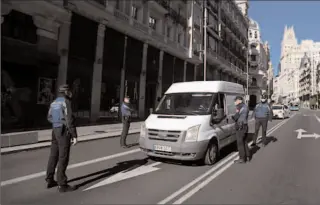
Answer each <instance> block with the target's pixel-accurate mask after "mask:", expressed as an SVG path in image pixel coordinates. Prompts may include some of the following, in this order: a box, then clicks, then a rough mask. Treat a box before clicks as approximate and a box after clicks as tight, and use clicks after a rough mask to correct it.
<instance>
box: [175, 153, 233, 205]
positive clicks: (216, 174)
mask: <svg viewBox="0 0 320 205" xmlns="http://www.w3.org/2000/svg"><path fill="white" fill-rule="evenodd" d="M237 158H238V157H237ZM233 164H234V162H232V161H231V162H229V163H228V164H226V165H225V166H224V167H222V168H221V169H219V170H218V171H217V172H216V173H214V174H213V175H211V176H210V177H209V178H208V179H206V180H205V181H203V182H202V183H201V184H199V185H198V186H196V187H195V188H194V189H192V190H191V191H189V192H188V193H187V194H186V195H184V196H183V197H181V198H180V199H178V200H177V201H175V202H173V204H182V203H183V202H184V201H186V200H187V199H189V198H190V197H191V196H193V195H194V194H195V193H197V192H198V191H199V190H200V189H202V188H203V187H205V186H206V185H208V184H209V183H210V182H211V181H212V180H214V179H215V178H216V177H218V176H219V175H220V174H222V173H223V172H224V171H225V170H227V169H228V168H229V167H231V166H232V165H233Z"/></svg>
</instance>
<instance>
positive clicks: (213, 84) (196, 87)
mask: <svg viewBox="0 0 320 205" xmlns="http://www.w3.org/2000/svg"><path fill="white" fill-rule="evenodd" d="M197 92H201V93H202V92H203V93H217V92H223V93H236V94H239V95H240V94H244V89H243V86H242V85H240V84H237V83H231V82H226V81H192V82H181V83H174V84H172V85H171V86H170V87H169V89H168V90H167V91H166V93H165V94H170V93H197Z"/></svg>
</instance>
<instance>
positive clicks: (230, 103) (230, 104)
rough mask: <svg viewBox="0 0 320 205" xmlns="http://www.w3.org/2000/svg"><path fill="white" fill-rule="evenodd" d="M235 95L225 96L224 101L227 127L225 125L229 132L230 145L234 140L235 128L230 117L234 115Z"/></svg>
mask: <svg viewBox="0 0 320 205" xmlns="http://www.w3.org/2000/svg"><path fill="white" fill-rule="evenodd" d="M235 97H236V95H230V94H226V95H225V99H226V105H227V106H226V108H227V109H226V110H227V113H226V114H227V120H228V125H227V127H228V128H227V129H228V131H229V136H230V137H229V140H228V142H229V143H232V142H234V141H235V140H236V135H235V134H236V126H235V122H234V120H233V119H232V116H233V115H234V114H236V106H235V104H234V99H235Z"/></svg>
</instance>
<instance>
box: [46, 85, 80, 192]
mask: <svg viewBox="0 0 320 205" xmlns="http://www.w3.org/2000/svg"><path fill="white" fill-rule="evenodd" d="M71 98H72V93H71V91H70V89H69V86H68V85H61V86H60V87H59V94H58V97H57V98H56V99H55V100H54V101H53V102H52V103H51V105H50V109H49V112H48V121H49V122H51V124H52V140H51V152H50V157H49V161H48V167H47V176H46V181H47V188H52V187H55V186H58V190H59V192H69V191H74V190H75V189H76V187H74V186H70V185H69V184H68V178H67V176H66V169H67V166H68V163H69V156H70V146H71V143H72V144H73V145H75V144H76V143H77V130H76V125H75V117H74V115H73V113H72V110H71ZM57 165H58V170H57V181H55V180H54V174H55V169H56V166H57Z"/></svg>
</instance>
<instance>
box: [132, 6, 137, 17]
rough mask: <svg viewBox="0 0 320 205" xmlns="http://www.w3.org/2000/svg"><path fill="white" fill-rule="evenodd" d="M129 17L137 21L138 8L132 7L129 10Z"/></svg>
mask: <svg viewBox="0 0 320 205" xmlns="http://www.w3.org/2000/svg"><path fill="white" fill-rule="evenodd" d="M131 17H132V18H134V19H135V20H138V8H137V7H135V6H132V8H131Z"/></svg>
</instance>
